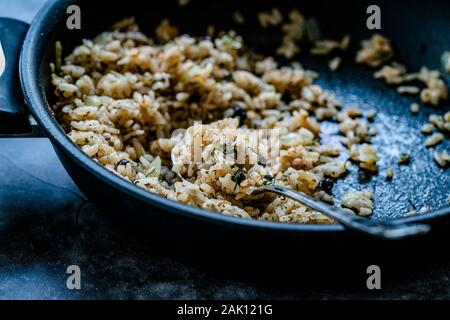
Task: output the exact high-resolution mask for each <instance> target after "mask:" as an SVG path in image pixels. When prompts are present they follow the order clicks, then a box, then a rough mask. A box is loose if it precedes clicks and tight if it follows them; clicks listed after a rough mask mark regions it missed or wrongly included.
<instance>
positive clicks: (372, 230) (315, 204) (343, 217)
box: [256, 185, 430, 239]
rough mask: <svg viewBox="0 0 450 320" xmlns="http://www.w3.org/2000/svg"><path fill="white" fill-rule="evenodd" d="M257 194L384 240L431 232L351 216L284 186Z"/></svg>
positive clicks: (426, 228) (418, 226) (416, 226)
mask: <svg viewBox="0 0 450 320" xmlns="http://www.w3.org/2000/svg"><path fill="white" fill-rule="evenodd" d="M256 192H258V193H259V192H272V193H276V194H280V195H283V196H286V197H288V198H291V199H293V200H296V201H298V202H301V203H303V204H304V205H306V206H308V207H310V208H312V209H314V210H316V211H318V212H320V213H322V214H324V215H326V216H327V217H329V218H333V219H334V220H336V221H337V222H339V223H341V224H342V225H344V226H346V227H347V228H349V229H352V230H355V231H358V232H362V233H365V234H368V235H372V236H375V237H378V238H384V239H402V238H405V237H410V236H416V235H421V234H425V233H427V232H428V231H430V226H428V225H426V224H406V223H398V222H396V223H390V222H385V221H377V220H373V219H367V218H363V217H360V216H357V215H353V214H349V213H347V212H345V211H343V210H341V209H339V208H335V207H332V206H330V205H328V204H326V203H324V202H322V201H319V200H316V199H313V198H311V197H310V196H308V195H306V194H304V193H303V192H300V191H294V190H292V189H290V188H286V187H282V186H274V185H267V186H262V187H261V188H259V189H257V191H256Z"/></svg>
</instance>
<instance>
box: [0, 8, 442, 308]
mask: <svg viewBox="0 0 450 320" xmlns="http://www.w3.org/2000/svg"><path fill="white" fill-rule="evenodd" d="M43 2H44V1H43V0H34V1H30V0H17V1H9V0H0V8H1V12H0V15H1V16H9V17H15V18H18V19H21V20H24V21H27V22H30V21H31V19H32V17H33V15H34V14H35V12H36V10H38V9H39V7H40V6H41V5H42V3H43ZM174 237H176V235H174ZM177 241H183V239H179V240H178V239H177ZM242 245H243V246H248V247H249V249H248V250H249V251H250V250H252V249H251V246H252V244H247V243H245V244H242ZM261 245H264V244H261ZM447 245H448V241H446V237H445V235H443V236H442V237H437V238H436V239H433V240H430V241H428V242H426V243H425V244H423V245H422V246H421V248H420V250H417V251H415V250H414V247H412V248H411V247H409V248H408V250H406V249H405V250H403V252H401V253H402V254H404V255H406V256H410V257H411V259H404V260H403V259H402V260H403V261H398V260H396V259H392V256H391V255H387V254H386V256H385V257H383V255H382V254H381V255H380V254H378V255H376V256H375V255H374V256H373V257H372V258H371V257H370V252H371V251H372V250H375V248H371V247H369V248H367V247H366V248H361V247H359V246H358V243H354V244H352V245H351V246H349V247H345V248H342V250H343V251H347V252H349V251H350V252H351V253H352V254H351V255H353V259H352V260H346V261H340V260H332V261H327V262H326V265H325V264H321V266H320V267H317V268H315V267H305V268H302V267H301V266H300V267H299V263H298V261H296V263H295V264H294V263H292V265H291V266H289V264H286V263H283V264H281V262H280V264H277V261H270V264H269V263H267V262H261V263H260V264H258V262H255V263H253V264H251V265H247V264H244V263H243V261H242V260H240V258H237V257H236V255H234V254H233V253H234V251H233V250H234V248H230V250H229V251H228V252H219V253H217V252H211V251H210V252H208V250H214V246H213V245H210V244H208V242H207V239H205V248H208V249H207V250H205V251H203V255H201V254H200V255H199V254H198V253H197V254H196V255H191V254H190V253H189V252H184V254H181V255H180V254H174V252H173V251H172V250H168V249H167V250H165V249H164V248H165V246H164V243H159V242H152V241H147V240H145V235H144V236H142V235H141V234H140V235H137V234H136V233H135V232H134V231H133V230H129V229H127V228H124V227H123V226H122V225H120V223H117V221H116V222H113V221H111V220H110V219H109V218H108V217H107V215H105V214H102V213H100V212H99V210H98V209H96V208H95V207H94V206H93V205H92V204H91V203H89V202H88V201H86V199H85V198H84V196H83V195H82V194H81V193H80V191H79V190H78V189H77V188H76V186H75V185H74V184H73V182H72V181H71V180H70V178H69V177H68V176H67V174H66V173H65V171H64V169H63V167H62V166H61V164H60V163H59V160H58V159H57V158H56V156H55V154H54V151H53V149H52V147H51V145H50V143H49V142H48V141H47V140H46V139H0V298H1V299H72V298H81V299H96V298H106V299H108V298H111V299H145V298H157V299H158V298H159V299H168V298H172V299H241V298H242V299H286V298H297V299H333V298H337V299H351V298H397V299H411V298H413V299H421V298H424V299H430V298H438V299H446V298H449V297H450V280H449V270H450V257H449V253H448V252H449V250H448V249H447ZM280 246H289V244H280ZM398 248H400V249H398V250H402V249H401V246H400V247H398ZM411 249H412V250H411ZM435 249H437V250H435ZM317 251H318V252H323V254H324V255H326V254H328V253H327V252H326V248H323V247H320V248H318V250H317ZM362 251H364V252H365V253H369V255H368V256H369V258H367V256H366V258H364V259H363V258H362V257H361V258H360V256H361V255H362V254H361V252H362ZM292 255H293V257H295V258H296V260H300V261H301V259H302V258H303V259H304V261H301V262H300V265H301V264H302V263H303V265H304V266H313V265H314V264H313V263H312V261H310V259H311V258H310V257H309V256H306V255H304V256H302V250H301V247H300V248H298V247H294V248H292ZM174 257H175V258H174ZM262 260H264V259H262ZM324 263H325V262H324ZM73 264H76V265H79V266H80V268H81V272H82V289H81V290H79V291H71V290H68V289H67V288H66V277H67V276H68V275H67V274H66V268H67V266H69V265H73ZM369 264H378V265H380V266H381V270H382V275H383V276H382V290H379V291H370V290H367V289H366V288H365V283H366V278H367V275H366V267H367V266H368V265H369Z"/></svg>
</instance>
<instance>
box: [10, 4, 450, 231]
mask: <svg viewBox="0 0 450 320" xmlns="http://www.w3.org/2000/svg"><path fill="white" fill-rule="evenodd" d="M70 3H73V1H71V0H62V1H60V0H50V1H48V2H46V3H45V4H44V6H43V7H42V8H41V9H40V10H39V12H38V13H37V15H36V16H35V17H34V19H33V21H32V23H31V24H30V28H29V30H28V32H27V35H26V38H25V41H24V44H23V47H22V51H21V56H20V63H19V73H20V81H21V86H22V90H23V93H24V97H25V100H26V103H27V105H28V106H29V109H30V111H31V113H32V115H33V116H34V117H35V119H36V121H37V122H38V124H39V126H40V128H41V129H42V131H43V132H44V133H45V135H46V136H47V137H48V138H49V139H50V140H51V142H52V144H54V145H55V146H56V147H58V148H59V149H60V150H62V151H63V152H64V153H65V154H66V155H67V156H69V157H70V158H72V159H73V160H74V161H75V162H77V164H78V165H79V166H80V167H82V168H83V169H84V170H87V171H88V172H89V173H90V174H92V175H94V176H96V177H97V178H99V179H100V180H102V181H103V182H104V183H107V184H108V185H109V186H111V187H112V188H115V189H121V190H122V191H123V192H125V193H127V194H128V195H129V196H130V197H138V198H140V200H141V201H144V202H145V203H146V204H148V205H149V206H151V207H157V208H158V209H160V210H165V211H170V213H173V214H176V215H181V216H186V217H189V218H194V219H199V220H206V221H207V222H210V223H218V224H226V225H228V226H239V227H244V228H250V229H264V230H269V231H291V232H303V233H307V232H314V233H318V232H320V233H327V234H329V233H330V234H333V233H339V234H343V232H344V231H346V229H345V228H344V227H343V226H341V225H338V224H335V225H333V224H288V223H279V222H270V221H260V220H253V219H242V218H236V217H231V216H226V215H222V214H218V213H215V212H212V211H208V210H205V209H200V208H196V207H193V206H189V205H186V204H182V203H180V202H177V201H174V200H170V199H166V198H163V197H161V196H158V195H156V194H153V193H151V192H149V191H147V190H144V189H142V188H140V187H138V186H136V185H134V184H132V183H130V182H128V181H126V180H125V179H123V178H121V177H119V176H117V175H116V174H114V173H112V172H111V171H109V170H108V169H106V168H104V167H103V166H101V165H100V164H98V163H96V162H95V161H93V160H92V159H91V158H90V157H89V156H88V155H86V154H85V153H84V152H83V151H82V150H81V149H80V148H79V147H78V146H76V145H75V144H74V143H73V142H72V141H71V140H70V139H69V137H68V136H67V134H66V133H65V132H64V131H63V129H62V128H61V127H60V125H59V123H58V122H57V121H56V119H55V118H54V116H53V115H52V114H51V112H50V106H49V104H48V102H47V99H46V95H45V92H44V90H43V87H42V85H41V83H42V81H41V73H40V71H39V67H40V66H39V65H38V61H39V57H38V55H39V54H40V53H42V52H43V50H44V48H45V47H46V45H45V44H44V43H43V41H40V38H41V37H42V38H43V37H44V35H45V34H49V33H51V30H50V28H49V24H48V23H47V21H48V20H51V19H52V18H53V19H54V16H53V13H54V12H55V11H56V9H57V8H58V7H60V6H62V5H63V4H70ZM52 27H53V26H52ZM52 30H53V28H52ZM93 202H94V203H95V200H94V201H93ZM449 214H450V207H444V208H441V209H438V210H434V211H431V212H429V213H425V214H423V215H417V216H412V217H408V218H397V219H393V220H391V221H394V222H409V223H411V222H423V221H427V220H432V219H435V218H439V217H442V216H445V215H449Z"/></svg>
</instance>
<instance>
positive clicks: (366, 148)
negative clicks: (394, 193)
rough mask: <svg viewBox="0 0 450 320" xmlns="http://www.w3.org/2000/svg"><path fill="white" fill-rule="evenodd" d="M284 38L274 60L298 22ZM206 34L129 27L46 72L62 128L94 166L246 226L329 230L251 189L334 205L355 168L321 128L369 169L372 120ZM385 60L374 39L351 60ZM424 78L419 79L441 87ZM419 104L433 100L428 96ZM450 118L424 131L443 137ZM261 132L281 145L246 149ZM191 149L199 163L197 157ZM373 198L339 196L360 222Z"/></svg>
mask: <svg viewBox="0 0 450 320" xmlns="http://www.w3.org/2000/svg"><path fill="white" fill-rule="evenodd" d="M259 19H260V22H261V24H262V26H263V27H268V26H275V25H279V24H282V23H283V19H282V16H281V13H279V11H278V10H277V9H273V10H272V11H271V12H270V13H266V14H263V15H259ZM282 29H283V31H284V32H285V36H284V38H283V41H282V46H281V47H280V48H279V49H278V51H277V53H278V54H281V55H284V56H285V57H287V58H290V57H292V56H293V55H294V54H296V53H297V52H299V47H298V42H299V41H301V40H302V38H303V34H304V18H303V16H302V15H301V14H300V13H299V12H298V11H296V10H294V11H292V12H291V13H290V14H289V20H288V21H287V22H286V23H284V24H283V25H282ZM208 34H209V35H210V36H211V37H212V36H213V35H215V36H214V37H212V38H211V39H208V38H206V39H205V38H201V39H198V38H194V37H191V36H188V35H182V36H180V35H179V31H178V29H177V28H176V27H174V26H173V25H171V24H170V21H169V20H163V21H162V22H161V24H160V25H159V26H158V27H157V28H156V30H155V37H154V38H150V37H148V36H146V35H144V34H143V33H141V32H140V31H139V28H138V26H137V25H136V23H135V22H134V20H133V19H125V20H124V21H121V22H120V23H118V24H116V25H115V26H114V29H113V30H112V31H108V32H104V33H102V34H100V35H99V36H98V37H96V38H95V39H93V40H84V41H83V43H82V44H81V45H80V46H78V47H76V48H75V49H74V50H73V52H72V53H71V54H70V55H69V56H67V57H66V58H65V60H64V62H63V63H62V64H61V66H60V68H55V72H54V73H53V75H52V83H53V85H54V86H55V94H56V97H57V102H56V103H55V105H54V106H53V109H54V111H55V113H56V116H57V118H58V120H59V121H60V123H61V125H62V126H63V128H64V129H65V130H66V131H67V133H68V135H69V137H70V138H71V139H72V141H73V142H74V143H76V144H77V145H78V146H79V147H80V148H81V149H82V150H83V151H84V152H85V153H86V154H87V155H89V156H90V157H91V158H92V159H94V160H95V161H96V162H98V163H99V164H101V165H103V166H104V167H106V168H107V169H109V170H111V171H112V172H114V173H115V174H117V175H119V176H120V177H122V178H124V179H126V180H128V181H130V182H131V183H134V184H136V185H137V186H139V187H142V188H144V189H146V190H149V191H151V192H154V193H156V194H158V195H160V196H162V197H165V198H168V199H172V200H176V201H179V202H182V203H185V204H189V205H192V206H195V207H199V208H203V209H207V210H212V211H216V212H219V213H222V214H225V215H230V216H235V217H241V218H251V219H261V220H269V221H277V222H289V223H333V221H332V220H331V219H329V218H327V217H325V216H323V215H322V214H320V213H318V212H316V211H314V210H312V209H310V208H308V207H306V206H304V205H302V204H300V203H298V202H296V201H293V200H290V199H286V198H285V197H280V196H275V195H267V194H266V195H252V191H253V190H254V189H255V188H257V187H258V186H261V185H264V184H277V185H282V186H287V187H290V188H293V189H295V190H298V191H302V192H304V193H306V194H308V195H310V196H312V197H315V198H316V199H320V200H323V201H326V202H330V203H333V197H332V195H331V194H330V193H329V190H326V189H324V188H323V187H322V184H321V182H322V181H324V180H325V179H329V178H332V179H338V178H340V177H341V176H343V175H344V174H345V173H346V172H347V169H348V166H349V165H350V163H349V162H345V161H341V160H339V159H338V156H339V155H340V153H341V151H340V149H336V148H334V147H332V146H327V145H323V144H321V141H320V132H321V127H320V123H319V122H318V121H322V120H331V121H337V122H338V124H339V130H340V132H341V133H342V134H343V135H344V136H345V140H344V144H345V145H346V146H347V148H348V152H349V157H350V158H351V159H352V160H353V161H355V162H357V163H358V164H359V166H360V167H361V168H362V169H364V170H369V171H373V172H376V171H377V170H378V166H377V161H378V157H377V152H376V149H375V148H374V147H373V146H371V145H370V144H369V143H370V140H371V136H372V135H373V134H375V132H376V130H375V128H373V127H372V126H371V125H370V124H369V121H368V119H369V120H371V119H373V118H374V117H375V112H374V111H373V110H371V111H369V112H368V113H367V115H366V118H367V119H366V118H365V117H364V112H363V111H362V110H361V109H358V108H355V107H350V108H347V109H345V110H342V111H339V110H340V108H341V106H340V105H339V103H338V101H337V100H336V98H335V97H334V96H333V95H332V94H331V93H330V92H327V91H325V90H323V89H322V88H321V87H320V86H319V85H317V84H315V83H314V80H315V78H316V77H317V74H316V73H315V72H312V71H309V70H305V69H303V68H302V67H301V66H300V65H299V64H295V63H293V64H292V65H290V66H286V65H285V66H279V65H278V64H277V62H276V61H275V60H274V59H273V58H272V57H262V56H260V55H257V54H255V53H253V52H251V51H250V50H248V49H246V48H245V44H244V42H243V40H242V38H241V37H239V36H238V35H236V34H235V33H234V32H228V33H224V32H220V33H216V30H214V28H213V27H211V26H210V27H209V28H208ZM348 42H349V38H348V37H345V38H344V39H343V40H342V41H341V42H339V43H338V47H337V48H338V49H340V50H345V49H346V48H347V46H348ZM333 46H335V44H333ZM391 56H392V49H391V47H390V44H389V41H388V40H387V39H385V38H383V37H381V36H378V35H377V36H374V37H373V38H372V39H371V40H370V41H369V42H364V43H363V49H362V51H360V53H358V58H357V60H358V62H363V63H367V64H369V65H373V66H378V65H380V64H382V63H384V62H385V61H387V60H389V59H390V57H391ZM336 61H340V60H335V62H334V63H333V66H332V69H336V68H337V66H338V65H339V63H338V62H336ZM336 65H337V66H336ZM388 71H389V70H387V69H386V70H385V71H384V73H388ZM389 72H390V71H389ZM425 73H426V72H425V71H423V72H422V73H421V74H419V75H418V77H422V78H425V77H427V79H428V80H427V81H435V82H436V81H437V80H436V78H435V77H434V75H433V74H432V73H428V74H425ZM402 74H403V73H402ZM397 76H401V75H400V74H398V75H396V77H397ZM380 77H383V78H388V77H390V76H389V75H387V74H383V75H381V74H380ZM431 78H432V80H430V79H431ZM438 80H440V79H438ZM391 81H393V80H391ZM394 82H396V81H394ZM437 82H438V81H437ZM427 83H428V82H427ZM437 87H439V84H436V83H434V84H433V85H431V84H430V85H429V86H428V87H427V89H428V90H435V89H436V88H437ZM422 93H423V91H422ZM424 95H425V96H427V97H428V96H430V99H431V100H430V102H433V101H435V99H438V98H436V97H435V93H433V92H431V91H430V92H428V91H427V92H426V93H425V94H424ZM438 96H439V99H440V98H441V96H442V93H439V95H438ZM286 97H288V98H286ZM449 117H450V116H447V115H446V117H445V120H444V118H443V117H442V119H440V118H437V117H434V118H432V119H430V123H432V124H433V127H434V126H436V127H438V128H441V127H442V128H444V129H445V128H446V123H448V121H447V120H448V118H449ZM437 122H439V123H440V125H439V126H437V125H436V123H437ZM441 122H442V123H443V124H442V125H441ZM262 129H270V130H271V132H272V133H273V132H276V133H277V135H278V136H277V137H278V139H277V141H278V144H276V145H272V144H271V143H270V142H271V140H269V141H267V140H263V141H259V140H258V141H257V142H256V144H254V145H252V146H250V145H249V144H248V143H247V142H248V139H250V137H252V136H253V135H255V134H259V132H260V131H261V130H262ZM432 137H433V139H436V137H435V136H432ZM430 138H431V137H430ZM429 143H430V142H429ZM434 143H438V142H436V141H434ZM198 146H200V147H201V149H200V150H201V152H200V154H198V153H195V154H193V152H192V151H193V150H196V148H197V147H198ZM238 150H241V151H244V157H243V159H242V162H239V163H236V162H235V161H229V159H228V158H227V157H226V155H228V154H232V155H234V154H235V153H236V152H238ZM224 155H225V157H224ZM198 157H199V158H198ZM372 200H373V195H372V194H371V193H370V192H369V191H367V190H364V191H361V192H356V193H348V194H346V195H345V196H344V199H343V205H344V206H346V207H348V208H350V209H352V210H355V211H356V213H358V214H360V215H364V216H366V215H370V214H371V212H372V210H373V202H372Z"/></svg>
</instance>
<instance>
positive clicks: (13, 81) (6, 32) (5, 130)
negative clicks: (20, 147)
mask: <svg viewBox="0 0 450 320" xmlns="http://www.w3.org/2000/svg"><path fill="white" fill-rule="evenodd" d="M27 31H28V24H26V23H25V22H22V21H19V20H15V19H10V18H0V137H14V136H28V137H29V136H39V135H40V132H39V131H38V130H36V129H37V124H36V122H35V121H34V119H32V118H31V116H29V115H28V108H27V106H26V105H25V100H24V98H23V93H22V89H21V85H20V80H19V60H20V50H21V49H22V44H23V41H24V39H25V35H26V34H27ZM30 121H31V122H30Z"/></svg>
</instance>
